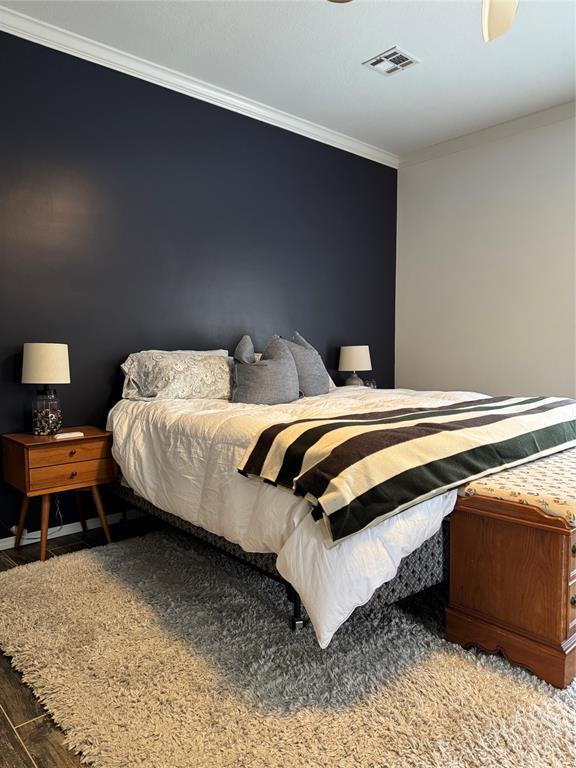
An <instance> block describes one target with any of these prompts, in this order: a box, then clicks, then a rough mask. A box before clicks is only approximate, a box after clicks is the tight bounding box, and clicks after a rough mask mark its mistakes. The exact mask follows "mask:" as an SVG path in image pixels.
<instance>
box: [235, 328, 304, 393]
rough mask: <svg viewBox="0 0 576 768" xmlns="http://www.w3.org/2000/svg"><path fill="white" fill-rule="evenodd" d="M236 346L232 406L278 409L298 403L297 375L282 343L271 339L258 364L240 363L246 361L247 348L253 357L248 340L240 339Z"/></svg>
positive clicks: (287, 351) (278, 339) (280, 340)
mask: <svg viewBox="0 0 576 768" xmlns="http://www.w3.org/2000/svg"><path fill="white" fill-rule="evenodd" d="M246 338H247V339H248V340H249V344H248V342H246V341H245V339H246ZM238 346H239V347H240V349H238V348H237V352H238V353H236V351H235V352H234V378H233V384H232V402H234V403H260V404H262V405H278V404H279V403H291V402H292V401H293V400H297V399H298V394H299V392H298V372H297V370H296V365H295V363H294V358H293V357H292V355H291V354H290V352H289V350H288V349H287V348H286V346H285V345H284V343H283V342H282V339H280V338H279V337H277V336H275V337H274V338H272V339H271V340H270V341H269V342H268V346H267V347H266V349H265V350H264V353H263V355H262V357H261V358H260V360H258V361H257V362H253V363H248V362H242V358H245V359H249V358H250V356H251V355H250V347H251V348H252V352H251V354H252V355H254V345H253V344H252V340H251V339H250V337H249V336H248V337H246V336H244V337H243V338H242V339H241V341H240V344H239V345H238Z"/></svg>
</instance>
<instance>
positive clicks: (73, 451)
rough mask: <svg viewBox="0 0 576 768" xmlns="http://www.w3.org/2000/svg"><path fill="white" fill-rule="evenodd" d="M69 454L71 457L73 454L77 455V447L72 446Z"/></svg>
mask: <svg viewBox="0 0 576 768" xmlns="http://www.w3.org/2000/svg"><path fill="white" fill-rule="evenodd" d="M68 456H70V458H72V456H76V448H72V450H71V451H70V453H69V454H68Z"/></svg>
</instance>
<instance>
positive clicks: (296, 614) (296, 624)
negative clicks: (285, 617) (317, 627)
mask: <svg viewBox="0 0 576 768" xmlns="http://www.w3.org/2000/svg"><path fill="white" fill-rule="evenodd" d="M286 592H287V593H288V600H290V602H291V603H292V618H291V620H290V626H291V627H292V629H293V630H294V632H298V631H299V630H301V629H304V624H305V623H306V620H305V619H304V617H303V616H302V601H301V600H300V595H299V594H298V592H296V590H295V589H294V587H293V586H292V585H291V584H287V585H286Z"/></svg>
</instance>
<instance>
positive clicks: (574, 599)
mask: <svg viewBox="0 0 576 768" xmlns="http://www.w3.org/2000/svg"><path fill="white" fill-rule="evenodd" d="M570 603H571V605H574V606H576V595H572V597H571V598H570Z"/></svg>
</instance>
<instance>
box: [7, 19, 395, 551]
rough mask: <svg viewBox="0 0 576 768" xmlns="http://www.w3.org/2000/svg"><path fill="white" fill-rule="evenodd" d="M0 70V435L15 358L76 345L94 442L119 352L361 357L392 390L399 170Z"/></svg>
mask: <svg viewBox="0 0 576 768" xmlns="http://www.w3.org/2000/svg"><path fill="white" fill-rule="evenodd" d="M0 71H1V72H2V77H1V78H0V104H1V107H0V109H1V112H2V117H1V119H0V431H2V432H8V431H20V430H26V429H28V428H29V399H30V397H31V395H32V388H29V387H26V386H23V385H21V384H20V383H19V377H20V366H21V345H22V343H23V342H24V341H58V342H67V343H68V344H69V345H70V361H71V373H72V384H70V385H69V386H61V387H60V388H59V394H60V395H61V397H62V400H63V406H64V416H65V423H66V424H67V425H74V424H81V423H93V424H98V425H104V423H105V417H106V412H107V409H108V408H109V407H110V405H111V404H112V403H113V402H114V399H115V398H117V397H118V393H119V386H120V383H121V382H120V376H119V368H118V367H119V365H120V363H121V362H122V360H123V359H124V358H125V357H126V355H127V354H128V353H129V352H133V351H137V350H141V349H150V348H156V349H194V348H198V349H202V348H208V347H214V346H218V347H221V346H223V347H226V348H229V349H233V347H234V345H235V343H236V341H237V340H238V338H239V337H240V335H241V334H242V333H250V334H252V335H253V337H254V339H255V341H256V343H257V347H259V348H262V347H263V345H264V344H265V342H266V340H267V338H268V337H269V336H270V335H271V334H273V333H280V334H282V335H284V334H288V333H291V331H292V330H293V329H297V330H299V331H300V332H301V333H302V334H303V335H304V336H306V338H308V339H309V340H310V341H311V342H313V343H314V344H315V345H316V346H317V347H318V349H319V350H320V351H321V353H322V354H323V355H324V356H325V359H326V361H327V364H328V367H329V368H331V369H334V368H335V367H336V366H337V352H338V347H339V346H340V344H370V348H371V352H372V360H373V364H374V369H375V370H374V375H375V377H376V378H377V380H378V383H379V385H380V386H383V387H390V386H392V385H393V369H394V283H395V251H396V171H395V170H393V169H391V168H387V167H385V166H382V165H379V164H377V163H374V162H371V161H369V160H366V159H363V158H361V157H357V156H355V155H352V154H348V153H346V152H342V151H340V150H338V149H334V148H332V147H329V146H325V145H323V144H320V143H318V142H314V141H312V140H310V139H307V138H304V137H302V136H298V135H296V134H293V133H290V132H288V131H283V130H281V129H279V128H275V127H273V126H270V125H267V124H265V123H261V122H258V121H256V120H252V119H250V118H247V117H244V116H241V115H238V114H235V113H233V112H229V111H227V110H223V109H220V108H218V107H215V106H213V105H210V104H206V103H204V102H201V101H197V100H195V99H191V98H189V97H187V96H184V95H181V94H178V93H174V92H172V91H169V90H166V89H163V88H160V87H157V86H155V85H151V84H149V83H146V82H143V81H141V80H138V79H135V78H131V77H128V76H126V75H123V74H120V73H117V72H114V71H112V70H108V69H106V68H104V67H100V66H97V65H95V64H91V63H89V62H85V61H82V60H79V59H77V58H74V57H72V56H68V55H66V54H62V53H58V52H56V51H52V50H49V49H47V48H44V47H42V46H39V45H36V44H34V43H30V42H27V41H24V40H21V39H18V38H16V37H12V36H10V35H6V34H0ZM343 98H345V95H343ZM0 493H1V496H0V537H1V536H3V535H6V533H7V531H6V529H5V528H3V527H2V524H3V525H4V526H9V525H12V524H13V522H14V520H15V517H16V511H17V503H18V499H17V496H16V494H14V493H12V492H10V491H8V489H7V488H6V486H4V487H3V488H2V491H1V492H0ZM51 524H53V523H51Z"/></svg>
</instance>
